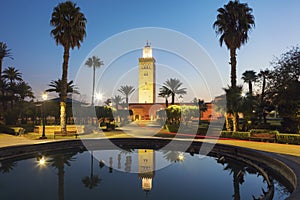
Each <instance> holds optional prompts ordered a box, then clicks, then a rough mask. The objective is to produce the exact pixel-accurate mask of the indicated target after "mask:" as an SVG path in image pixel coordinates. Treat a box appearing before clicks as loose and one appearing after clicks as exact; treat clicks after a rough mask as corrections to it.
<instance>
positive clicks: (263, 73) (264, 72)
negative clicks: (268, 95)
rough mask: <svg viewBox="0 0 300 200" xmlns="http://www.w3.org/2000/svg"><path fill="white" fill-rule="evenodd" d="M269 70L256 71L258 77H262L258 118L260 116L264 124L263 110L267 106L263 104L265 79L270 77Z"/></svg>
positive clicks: (264, 113) (264, 114)
mask: <svg viewBox="0 0 300 200" xmlns="http://www.w3.org/2000/svg"><path fill="white" fill-rule="evenodd" d="M270 74H271V73H270V70H269V69H266V70H260V72H259V73H258V77H259V78H261V79H262V89H261V95H260V102H259V103H260V112H261V114H260V120H261V116H262V117H263V119H264V124H266V123H267V119H266V112H265V108H266V107H267V106H266V104H265V92H266V84H267V79H268V78H269V77H270Z"/></svg>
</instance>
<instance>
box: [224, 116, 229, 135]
mask: <svg viewBox="0 0 300 200" xmlns="http://www.w3.org/2000/svg"><path fill="white" fill-rule="evenodd" d="M224 117H225V127H226V130H227V131H230V126H229V120H228V113H227V112H225V114H224Z"/></svg>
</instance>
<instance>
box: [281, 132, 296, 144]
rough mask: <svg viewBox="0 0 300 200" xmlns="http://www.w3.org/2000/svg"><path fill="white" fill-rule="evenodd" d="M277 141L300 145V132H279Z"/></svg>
mask: <svg viewBox="0 0 300 200" xmlns="http://www.w3.org/2000/svg"><path fill="white" fill-rule="evenodd" d="M277 142H278V143H284V144H299V145H300V134H285V133H281V134H277Z"/></svg>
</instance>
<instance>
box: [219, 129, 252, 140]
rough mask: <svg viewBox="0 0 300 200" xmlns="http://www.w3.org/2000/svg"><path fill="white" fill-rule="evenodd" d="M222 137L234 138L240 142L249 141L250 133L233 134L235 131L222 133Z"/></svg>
mask: <svg viewBox="0 0 300 200" xmlns="http://www.w3.org/2000/svg"><path fill="white" fill-rule="evenodd" d="M220 137H222V138H234V139H239V140H248V139H249V138H250V133H249V132H238V131H236V132H233V131H222V132H221V135H220Z"/></svg>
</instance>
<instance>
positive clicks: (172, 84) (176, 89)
mask: <svg viewBox="0 0 300 200" xmlns="http://www.w3.org/2000/svg"><path fill="white" fill-rule="evenodd" d="M181 85H182V82H180V80H179V79H176V78H170V79H168V80H167V81H166V82H165V83H164V86H165V87H166V88H167V89H168V90H170V92H171V96H172V102H171V104H172V105H174V102H175V95H179V94H181V95H182V94H186V88H180V87H181Z"/></svg>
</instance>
